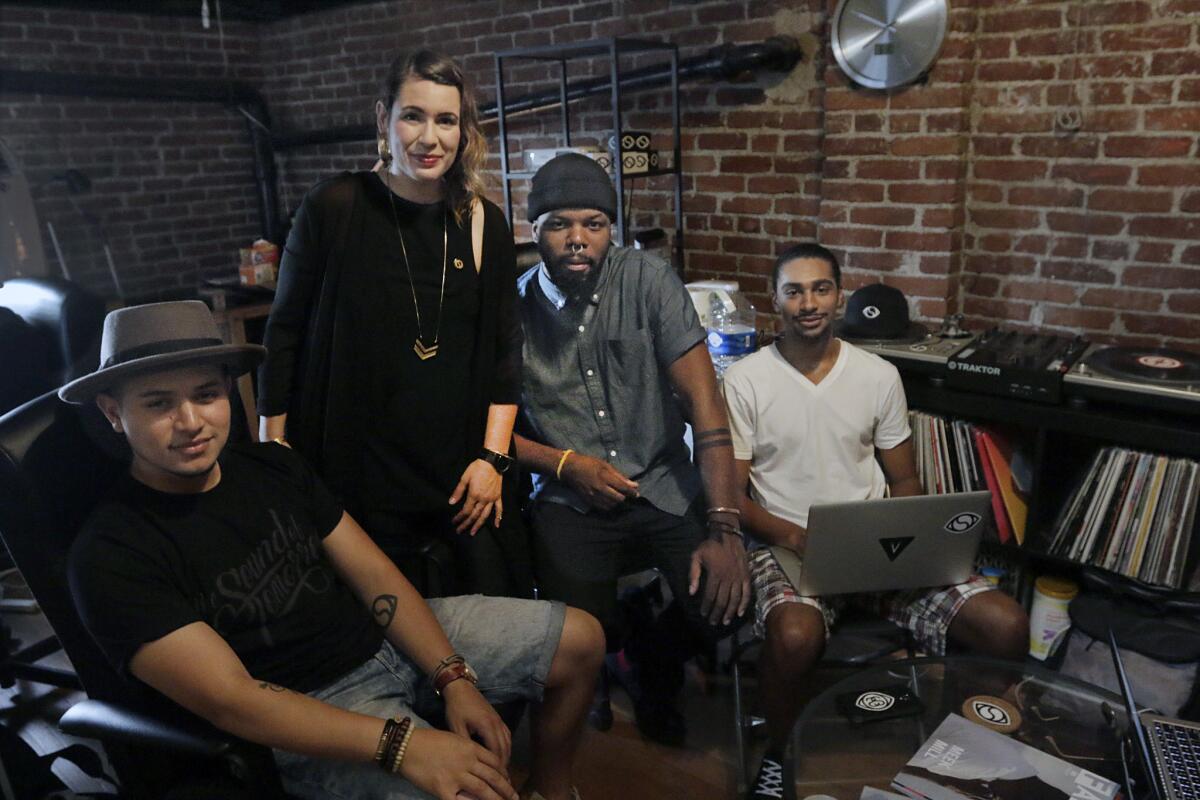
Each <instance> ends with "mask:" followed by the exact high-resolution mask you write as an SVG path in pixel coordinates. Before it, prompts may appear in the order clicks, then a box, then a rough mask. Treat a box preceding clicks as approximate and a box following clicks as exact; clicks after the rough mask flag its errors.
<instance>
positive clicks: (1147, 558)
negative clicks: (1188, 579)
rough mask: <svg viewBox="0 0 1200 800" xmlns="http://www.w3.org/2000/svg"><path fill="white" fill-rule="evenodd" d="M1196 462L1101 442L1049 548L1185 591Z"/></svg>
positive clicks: (1199, 482) (1199, 480) (1199, 470)
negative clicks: (1102, 447) (1183, 585)
mask: <svg viewBox="0 0 1200 800" xmlns="http://www.w3.org/2000/svg"><path fill="white" fill-rule="evenodd" d="M1198 493H1200V463H1197V462H1195V461H1190V460H1188V459H1186V458H1170V457H1169V456H1164V455H1158V454H1156V453H1140V452H1137V451H1134V450H1126V449H1124V448H1121V447H1106V448H1104V449H1103V450H1101V451H1100V452H1099V453H1097V454H1096V457H1095V458H1094V459H1093V460H1092V464H1091V467H1090V468H1089V469H1088V471H1087V473H1086V474H1085V476H1084V478H1083V481H1082V482H1081V483H1080V484H1079V487H1078V488H1077V489H1076V490H1075V493H1074V494H1073V495H1072V496H1071V499H1070V501H1069V502H1068V503H1067V504H1066V505H1065V506H1064V507H1063V510H1062V512H1061V514H1060V515H1059V518H1058V523H1057V524H1056V526H1055V532H1054V539H1053V541H1052V542H1051V545H1050V553H1051V554H1053V555H1060V556H1064V557H1066V558H1069V559H1071V560H1073V561H1078V562H1080V563H1083V564H1092V565H1093V566H1097V567H1102V568H1103V569H1107V570H1109V571H1112V572H1117V573H1120V574H1121V575H1125V576H1126V577H1129V578H1136V579H1138V580H1141V581H1145V582H1147V583H1154V584H1159V585H1161V586H1168V587H1170V588H1172V589H1179V588H1182V584H1183V581H1184V578H1185V576H1184V574H1183V572H1184V567H1185V562H1186V560H1187V555H1188V550H1189V547H1190V545H1191V539H1192V532H1193V529H1194V527H1195V521H1196V506H1197V494H1198Z"/></svg>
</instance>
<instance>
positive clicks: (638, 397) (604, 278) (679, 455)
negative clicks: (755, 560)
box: [517, 246, 704, 516]
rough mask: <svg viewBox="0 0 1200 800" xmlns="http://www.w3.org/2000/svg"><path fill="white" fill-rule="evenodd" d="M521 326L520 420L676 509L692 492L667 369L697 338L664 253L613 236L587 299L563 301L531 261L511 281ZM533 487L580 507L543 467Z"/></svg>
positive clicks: (528, 430)
mask: <svg viewBox="0 0 1200 800" xmlns="http://www.w3.org/2000/svg"><path fill="white" fill-rule="evenodd" d="M517 291H518V293H519V294H520V301H519V307H520V313H521V322H522V325H523V326H524V328H525V348H524V364H525V367H524V369H525V372H524V379H523V383H522V392H521V429H522V431H523V432H524V433H525V434H526V435H528V436H529V437H530V438H532V439H534V440H535V441H538V442H541V443H542V444H545V445H549V446H550V447H556V448H559V449H562V450H565V449H567V448H572V449H574V450H575V451H576V452H578V453H584V454H586V455H589V456H593V457H595V458H599V459H603V460H605V461H607V462H609V463H610V464H612V465H613V466H614V467H616V468H617V469H618V470H620V471H621V472H622V473H623V474H625V475H627V476H629V478H631V479H632V480H635V481H637V482H638V484H639V492H640V494H641V496H642V497H644V498H646V499H647V500H649V501H650V502H651V503H653V504H654V505H655V506H656V507H657V508H659V509H661V510H663V511H666V512H668V513H671V514H676V515H679V516H682V515H683V513H684V512H685V511H686V510H687V507H688V506H689V505H690V504H691V502H692V500H694V499H695V497H696V495H697V494H699V492H700V476H699V473H698V472H697V471H696V468H695V467H694V466H693V465H692V461H691V456H690V454H689V452H688V449H687V446H686V445H685V444H684V441H683V431H684V422H683V416H682V414H681V413H680V410H679V407H678V405H677V404H676V402H675V399H674V397H673V395H672V390H671V383H670V380H669V379H668V377H667V368H668V367H669V366H670V365H671V364H672V363H674V362H675V360H676V359H678V358H679V357H680V356H682V355H683V354H684V353H686V352H687V351H688V350H690V349H692V347H694V346H695V345H697V344H699V343H700V342H702V341H704V329H703V328H702V327H701V326H700V319H699V317H697V316H696V310H695V308H694V307H693V306H692V301H691V298H690V297H689V296H688V293H687V290H686V289H685V288H684V287H683V283H682V281H680V280H679V277H678V276H677V275H676V274H675V271H674V270H673V269H672V268H671V266H670V265H669V264H667V263H666V262H665V261H663V260H662V259H660V258H656V257H655V256H652V255H648V254H646V253H643V252H641V251H639V250H631V249H628V248H624V247H617V246H612V247H610V248H609V250H608V254H607V255H606V256H605V259H604V262H603V263H602V264H601V269H600V279H599V280H598V281H597V284H596V287H595V289H594V290H593V292H594V294H592V296H591V297H590V298H588V300H586V301H582V302H579V303H576V304H569V303H567V301H566V297H565V296H564V295H563V293H562V292H561V291H559V289H558V287H557V286H555V285H554V283H553V282H552V281H551V280H550V276H549V273H548V272H547V270H546V268H545V265H543V264H538V265H537V266H535V267H533V268H532V269H530V270H529V271H528V272H526V273H525V274H524V275H522V276H521V277H520V278H519V279H518V281H517ZM534 494H535V495H537V496H538V497H539V498H541V499H544V500H549V501H551V502H557V503H565V504H567V505H570V506H572V507H573V508H575V509H576V510H578V511H581V512H582V511H586V510H587V508H588V506H587V504H586V503H585V502H584V501H583V499H582V498H581V497H579V495H578V494H577V493H576V492H575V491H574V490H572V489H571V488H569V487H568V486H566V485H565V484H563V483H561V482H559V481H557V480H555V479H554V476H553V475H534Z"/></svg>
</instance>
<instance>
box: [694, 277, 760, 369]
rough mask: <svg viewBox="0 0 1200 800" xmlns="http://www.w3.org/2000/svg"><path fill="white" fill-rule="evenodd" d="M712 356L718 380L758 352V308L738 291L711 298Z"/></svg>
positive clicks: (717, 294) (715, 294)
mask: <svg viewBox="0 0 1200 800" xmlns="http://www.w3.org/2000/svg"><path fill="white" fill-rule="evenodd" d="M707 329H708V336H707V338H706V343H707V344H708V354H709V355H710V356H711V357H712V361H713V368H714V369H715V370H716V371H717V379H718V380H720V379H721V378H722V377H724V375H725V370H726V369H728V367H729V365H730V364H734V363H736V362H737V361H739V360H741V359H743V358H745V357H746V356H748V355H750V354H751V353H753V352H754V345H755V339H756V334H755V330H754V307H753V306H752V305H750V302H749V301H748V300H746V298H745V297H744V296H742V294H741V292H739V291H738V290H737V284H734V288H733V289H732V291H724V290H722V291H713V292H710V293H709V295H708V324H707Z"/></svg>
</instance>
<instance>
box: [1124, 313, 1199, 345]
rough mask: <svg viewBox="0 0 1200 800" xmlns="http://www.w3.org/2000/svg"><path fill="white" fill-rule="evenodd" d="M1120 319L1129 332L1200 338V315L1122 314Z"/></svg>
mask: <svg viewBox="0 0 1200 800" xmlns="http://www.w3.org/2000/svg"><path fill="white" fill-rule="evenodd" d="M1121 321H1122V322H1123V323H1124V324H1125V330H1127V331H1129V332H1130V333H1146V334H1158V335H1159V336H1180V337H1187V338H1189V339H1200V317H1194V316H1193V317H1176V316H1167V315H1165V314H1153V315H1141V314H1122V315H1121Z"/></svg>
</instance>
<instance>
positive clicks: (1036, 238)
mask: <svg viewBox="0 0 1200 800" xmlns="http://www.w3.org/2000/svg"><path fill="white" fill-rule="evenodd" d="M1049 247H1050V237H1049V236H1045V235H1043V234H1037V233H1034V234H1026V235H1024V236H1022V237H1020V238H1019V239H1017V241H1016V242H1015V243H1014V244H1013V251H1014V252H1017V253H1033V254H1034V255H1043V254H1045V253H1046V251H1047V249H1048V248H1049Z"/></svg>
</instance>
